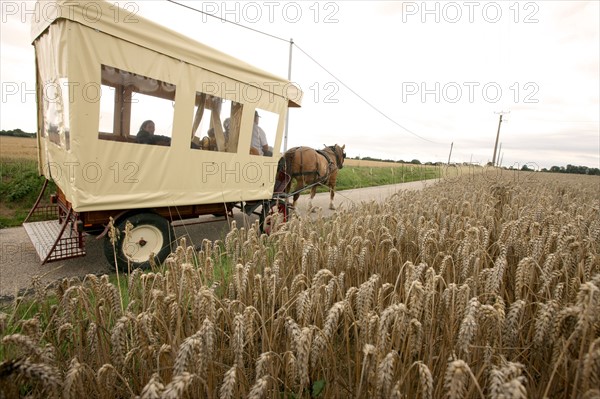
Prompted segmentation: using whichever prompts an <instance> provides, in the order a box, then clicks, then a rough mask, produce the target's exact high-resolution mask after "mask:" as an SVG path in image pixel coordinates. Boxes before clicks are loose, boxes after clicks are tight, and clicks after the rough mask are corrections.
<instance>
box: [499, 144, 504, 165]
mask: <svg viewBox="0 0 600 399" xmlns="http://www.w3.org/2000/svg"><path fill="white" fill-rule="evenodd" d="M502 158H504V154H503V153H502V143H500V145H499V146H498V166H502Z"/></svg>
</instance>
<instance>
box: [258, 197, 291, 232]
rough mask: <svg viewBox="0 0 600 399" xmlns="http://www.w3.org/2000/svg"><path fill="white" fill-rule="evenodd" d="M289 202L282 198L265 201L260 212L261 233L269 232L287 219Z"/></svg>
mask: <svg viewBox="0 0 600 399" xmlns="http://www.w3.org/2000/svg"><path fill="white" fill-rule="evenodd" d="M288 214H289V204H288V203H287V201H285V200H283V199H277V200H271V201H265V202H263V205H262V212H261V213H260V218H259V225H260V231H261V233H265V234H271V233H272V232H274V231H275V230H276V229H277V226H278V225H279V224H281V223H285V222H287V220H288Z"/></svg>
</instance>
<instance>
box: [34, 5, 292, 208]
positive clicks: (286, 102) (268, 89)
mask: <svg viewBox="0 0 600 399" xmlns="http://www.w3.org/2000/svg"><path fill="white" fill-rule="evenodd" d="M38 6H39V7H40V9H39V14H38V16H37V18H34V21H33V23H32V30H31V31H32V40H33V44H34V46H35V51H36V67H37V81H38V83H37V86H38V100H39V101H38V102H40V103H43V104H45V105H44V106H41V105H39V106H38V147H39V151H38V155H39V164H40V172H41V173H42V174H43V175H45V176H46V177H47V178H49V179H52V180H54V181H55V182H56V184H57V185H58V186H59V187H60V188H61V190H62V191H63V192H64V193H65V195H66V197H67V200H68V201H70V202H71V204H72V206H73V208H74V210H75V211H78V212H82V211H92V210H111V209H132V208H152V207H163V206H180V205H191V204H208V203H222V202H237V201H249V200H255V199H266V198H270V197H271V196H272V194H273V185H274V182H275V173H276V165H277V160H278V159H279V157H280V152H279V150H278V149H279V148H280V147H281V140H282V136H283V128H284V124H285V120H284V119H285V113H286V110H287V108H288V107H290V106H291V107H299V106H300V105H301V101H302V92H301V90H300V89H299V88H297V87H296V86H294V85H293V84H291V83H290V82H289V81H287V80H285V79H283V78H280V77H278V76H276V75H273V74H271V73H268V72H265V71H263V70H260V69H259V68H255V67H253V66H251V65H249V64H247V63H245V62H243V61H240V60H238V59H236V58H234V57H231V56H229V55H227V54H224V53H222V52H220V51H217V50H215V49H212V48H210V47H208V46H206V45H204V44H202V43H199V42H197V41H194V40H192V39H190V38H188V37H186V36H184V35H181V34H179V33H177V32H174V31H172V30H169V29H167V28H165V27H163V26H161V25H159V24H157V23H154V22H152V21H149V20H146V19H144V18H142V17H140V16H137V15H136V16H135V17H134V18H133V19H132V18H131V16H130V15H128V13H127V12H126V11H125V10H122V12H119V13H116V12H115V5H113V4H111V3H108V2H105V1H73V0H60V1H41V2H38ZM128 17H129V20H127V18H128ZM103 65H108V66H111V67H115V68H119V69H121V70H126V71H130V72H131V73H134V74H139V75H141V76H144V77H151V78H153V79H156V80H158V81H160V82H168V83H169V85H170V86H172V87H174V88H176V94H175V97H174V98H175V100H174V101H173V109H174V111H173V114H174V116H173V124H172V137H171V145H170V146H168V147H162V146H144V145H138V144H131V143H122V142H116V141H109V140H100V139H99V138H98V131H99V130H98V129H99V127H98V126H99V101H98V100H97V99H95V98H94V96H93V93H94V88H97V87H99V86H100V84H101V76H100V75H101V66H103ZM207 82H208V83H213V85H212V86H211V87H212V88H213V89H214V90H216V91H215V93H216V94H217V95H219V96H221V97H223V98H229V97H231V99H232V100H235V101H240V102H243V103H244V104H243V105H244V108H243V113H242V116H241V129H240V138H239V146H238V151H237V152H236V153H222V152H207V151H193V150H191V149H190V142H189V140H190V131H191V129H192V122H193V119H194V101H195V98H196V95H197V93H198V92H199V91H201V90H203V87H205V86H204V85H205V84H206V83H207ZM232 88H234V90H232ZM235 88H237V90H239V92H240V93H241V92H242V91H243V90H246V89H248V88H252V90H254V91H255V92H257V93H259V94H260V95H259V96H254V97H253V98H252V100H251V101H248V100H247V99H245V98H242V97H239V98H237V97H236V96H239V95H240V94H239V93H236V91H235ZM96 90H97V89H96ZM90 93H92V94H90ZM48 97H50V100H49V99H48ZM257 108H259V109H264V110H268V111H270V112H272V113H274V114H277V115H279V117H280V118H279V124H278V127H277V134H276V139H275V142H274V143H273V147H274V148H275V153H274V154H273V157H259V156H255V155H249V153H248V151H247V150H245V149H247V148H249V145H250V139H251V130H252V123H253V117H254V110H255V109H257ZM150 117H151V115H150ZM49 119H52V123H53V124H54V125H55V126H58V127H57V129H58V132H59V139H58V140H55V141H52V140H49V138H48V136H47V135H46V136H44V134H41V133H43V132H44V131H45V130H44V129H47V125H48V123H49Z"/></svg>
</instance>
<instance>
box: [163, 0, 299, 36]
mask: <svg viewBox="0 0 600 399" xmlns="http://www.w3.org/2000/svg"><path fill="white" fill-rule="evenodd" d="M167 1H168V2H169V3H173V4H177V5H178V6H181V7H184V8H187V9H189V10H192V11H196V12H199V13H200V14H204V15H208V16H209V17H212V18H215V19H218V20H220V21H223V22H228V23H230V24H233V25H236V26H239V27H240V28H244V29H248V30H251V31H252V32H255V33H260V34H261V35H265V36H269V37H270V38H273V39H276V40H281V41H284V42H288V43H289V40H287V39H284V38H282V37H279V36H275V35H272V34H270V33H267V32H263V31H260V30H258V29H254V28H250V27H249V26H246V25H242V24H239V23H237V22H234V21H230V20H228V19H225V18H222V17H219V16H218V15H215V14H210V13H207V12H206V11H202V10H198V9H197V8H194V7H190V6H188V5H186V4H182V3H178V2H176V1H173V0H167Z"/></svg>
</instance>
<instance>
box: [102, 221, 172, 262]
mask: <svg viewBox="0 0 600 399" xmlns="http://www.w3.org/2000/svg"><path fill="white" fill-rule="evenodd" d="M127 221H129V222H130V223H131V224H132V225H133V227H132V229H131V233H130V234H131V237H132V238H133V241H134V242H131V243H130V244H129V248H130V251H127V253H128V254H130V255H132V256H131V257H130V256H129V255H127V254H126V250H125V249H126V247H125V245H124V244H125V243H124V240H125V226H126V224H127ZM116 228H117V229H118V230H119V232H120V234H119V235H118V238H117V241H116V242H115V246H114V249H113V245H112V243H111V242H110V237H109V235H108V234H107V235H106V237H104V256H106V259H107V260H108V263H110V264H111V265H112V266H115V252H116V261H117V266H118V268H119V270H121V271H123V272H127V271H128V270H135V269H136V268H141V269H148V268H149V267H150V262H149V261H148V258H149V255H150V252H154V260H155V262H156V263H157V264H161V263H163V262H164V261H165V259H166V258H167V256H168V255H169V254H170V253H171V249H172V242H173V241H174V239H175V234H174V231H173V227H172V226H171V223H170V222H169V221H168V220H167V219H165V218H164V217H162V216H160V215H157V214H156V213H149V212H144V213H136V214H133V215H128V216H126V217H123V218H121V219H119V220H118V221H117V223H116ZM144 236H146V237H144ZM131 237H130V241H131V240H132V238H131ZM142 239H144V240H145V243H143V244H142V245H140V244H139V241H141V240H142ZM135 240H139V241H138V242H137V243H136V242H135ZM148 244H149V245H150V246H148V247H146V245H148ZM136 253H137V255H136Z"/></svg>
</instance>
